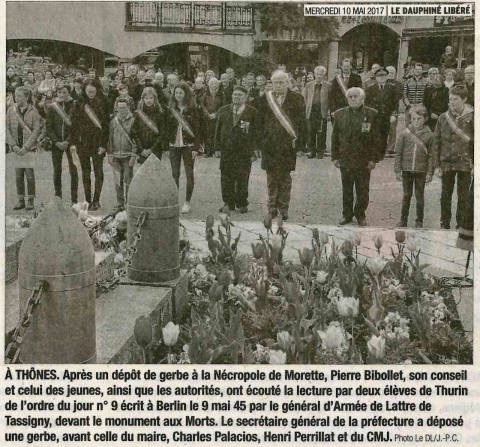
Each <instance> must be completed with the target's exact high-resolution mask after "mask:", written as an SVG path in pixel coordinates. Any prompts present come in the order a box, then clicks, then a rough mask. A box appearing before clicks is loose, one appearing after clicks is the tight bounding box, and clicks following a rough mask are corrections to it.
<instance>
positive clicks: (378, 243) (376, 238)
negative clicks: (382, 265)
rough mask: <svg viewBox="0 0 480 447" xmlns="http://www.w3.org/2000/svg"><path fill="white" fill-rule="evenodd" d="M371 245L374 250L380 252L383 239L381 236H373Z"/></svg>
mask: <svg viewBox="0 0 480 447" xmlns="http://www.w3.org/2000/svg"><path fill="white" fill-rule="evenodd" d="M373 243H374V244H375V248H376V249H377V250H380V249H381V248H382V245H383V237H382V235H381V234H377V235H375V236H373Z"/></svg>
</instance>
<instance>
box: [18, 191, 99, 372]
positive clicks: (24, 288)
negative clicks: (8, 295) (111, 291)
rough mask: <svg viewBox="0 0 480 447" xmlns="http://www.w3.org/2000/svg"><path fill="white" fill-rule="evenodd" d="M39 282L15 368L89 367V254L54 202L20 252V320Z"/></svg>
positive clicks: (81, 232) (79, 228) (73, 223)
mask: <svg viewBox="0 0 480 447" xmlns="http://www.w3.org/2000/svg"><path fill="white" fill-rule="evenodd" d="M39 280H45V281H46V282H47V287H46V290H44V291H43V293H42V296H41V301H40V304H39V305H38V306H37V307H36V310H35V312H34V315H33V319H32V323H31V324H30V327H29V329H28V332H27V334H26V337H25V340H24V342H23V344H22V345H21V352H20V356H19V360H20V362H21V363H76V364H78V363H95V362H96V334H95V253H94V251H93V245H92V242H91V240H90V237H89V236H88V233H87V231H86V230H85V228H84V227H83V225H82V224H81V223H80V221H79V220H78V219H77V218H76V217H75V215H74V214H73V212H72V211H71V210H70V209H65V208H64V206H63V203H62V201H61V199H60V198H58V197H55V199H54V200H53V201H52V202H51V203H50V204H49V205H48V206H47V207H46V208H45V209H44V210H43V211H42V213H41V214H40V215H39V217H38V218H37V219H36V220H35V221H34V222H33V224H32V226H31V228H30V230H29V231H28V233H27V235H26V237H25V239H24V241H23V244H22V247H21V249H20V254H19V261H18V288H19V298H20V318H22V316H23V313H24V310H25V306H26V303H27V302H28V300H29V298H30V296H31V294H32V290H33V289H34V288H35V286H36V284H37V282H38V281H39Z"/></svg>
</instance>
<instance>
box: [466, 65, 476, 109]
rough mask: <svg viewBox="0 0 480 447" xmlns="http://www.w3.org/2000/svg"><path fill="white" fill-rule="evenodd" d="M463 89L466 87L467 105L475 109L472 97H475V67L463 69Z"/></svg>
mask: <svg viewBox="0 0 480 447" xmlns="http://www.w3.org/2000/svg"><path fill="white" fill-rule="evenodd" d="M464 74H465V87H467V91H468V97H467V104H468V105H470V106H472V107H475V102H474V96H475V67H474V66H473V65H469V66H467V67H465V71H464Z"/></svg>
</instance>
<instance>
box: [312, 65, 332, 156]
mask: <svg viewBox="0 0 480 447" xmlns="http://www.w3.org/2000/svg"><path fill="white" fill-rule="evenodd" d="M326 73H327V70H326V68H325V67H322V66H318V67H315V70H314V75H315V81H311V82H308V83H307V84H306V85H305V106H306V118H307V133H308V141H307V147H308V149H309V151H310V153H309V154H308V155H307V157H308V158H323V155H324V154H325V149H326V148H327V116H328V110H329V105H328V96H329V93H330V87H331V85H332V84H330V82H328V81H327V80H326V79H324V78H325V75H326Z"/></svg>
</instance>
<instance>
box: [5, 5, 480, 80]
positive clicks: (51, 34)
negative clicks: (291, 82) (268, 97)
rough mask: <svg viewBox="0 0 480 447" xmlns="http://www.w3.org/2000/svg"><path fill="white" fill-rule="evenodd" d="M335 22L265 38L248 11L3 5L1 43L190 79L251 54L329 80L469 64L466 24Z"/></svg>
mask: <svg viewBox="0 0 480 447" xmlns="http://www.w3.org/2000/svg"><path fill="white" fill-rule="evenodd" d="M52 17H55V18H56V20H57V23H58V24H59V25H58V26H46V25H45V24H46V23H52ZM337 20H338V22H339V29H338V35H337V36H335V37H333V38H331V37H330V38H328V37H325V36H319V35H312V34H310V35H309V34H305V33H303V32H302V30H299V31H279V32H278V33H277V34H276V35H275V36H269V35H266V34H265V33H263V32H262V30H261V29H260V20H259V17H258V11H256V10H255V3H246V2H230V1H228V2H223V3H219V2H217V3H208V2H127V3H120V2H88V3H83V2H41V3H40V2H8V3H7V40H8V42H10V43H11V42H15V41H22V40H26V39H29V40H43V41H61V42H63V43H72V44H76V45H83V46H86V47H91V48H93V49H95V50H97V51H99V52H103V53H107V54H109V55H114V56H118V57H119V58H121V60H122V61H123V62H124V63H125V64H128V63H131V61H133V60H142V58H149V60H153V61H154V63H155V65H157V66H160V67H164V66H171V67H181V68H182V70H183V71H184V72H185V73H187V75H188V76H189V77H190V76H191V74H192V73H193V72H194V69H195V68H197V69H201V70H206V69H213V70H214V71H215V72H216V73H219V72H223V70H224V69H225V68H226V67H227V66H228V65H230V64H231V63H232V61H233V60H234V58H235V57H242V56H248V55H251V54H252V53H253V52H255V51H263V52H265V53H268V54H269V55H270V56H271V57H272V58H273V59H274V60H275V61H278V63H286V64H287V65H288V68H289V69H294V68H295V67H296V66H304V65H309V66H310V67H314V66H315V65H317V64H322V65H325V66H326V67H327V69H328V74H329V76H330V77H331V76H332V75H333V72H334V70H335V69H336V67H337V66H338V65H339V61H341V60H342V59H343V58H345V57H348V58H350V59H352V61H353V66H354V68H355V69H356V70H358V71H367V70H369V69H370V67H371V65H372V64H373V63H379V64H380V65H393V66H396V67H397V69H398V72H399V73H398V74H399V76H401V75H402V74H403V65H404V64H405V62H406V60H407V57H408V56H412V58H413V60H415V61H419V62H422V63H424V64H427V65H429V66H438V64H439V60H440V57H441V55H442V53H443V52H444V50H445V47H446V46H447V45H450V46H452V47H453V53H454V55H455V56H456V57H457V59H458V66H459V67H460V66H462V65H465V64H467V63H473V59H474V23H473V22H474V20H473V18H471V19H469V20H464V19H462V18H448V17H360V16H353V17H350V16H345V17H339V18H337ZM146 52H148V54H147V53H146ZM92 59H93V57H92ZM287 59H288V60H287ZM92 63H94V62H93V61H92ZM95 63H99V61H98V58H96V59H95ZM291 65H294V66H291ZM97 68H98V67H97ZM100 71H101V70H100Z"/></svg>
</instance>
